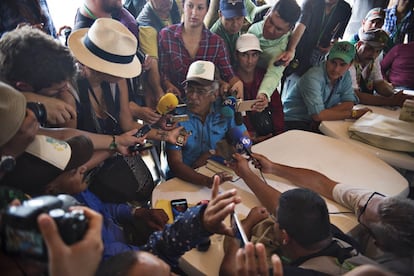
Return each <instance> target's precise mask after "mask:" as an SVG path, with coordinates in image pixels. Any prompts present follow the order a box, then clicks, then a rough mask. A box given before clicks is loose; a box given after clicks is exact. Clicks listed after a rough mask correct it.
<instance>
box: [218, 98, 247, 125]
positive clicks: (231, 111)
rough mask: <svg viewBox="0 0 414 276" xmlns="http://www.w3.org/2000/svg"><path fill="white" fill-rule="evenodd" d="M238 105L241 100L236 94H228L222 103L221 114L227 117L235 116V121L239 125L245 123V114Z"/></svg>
mask: <svg viewBox="0 0 414 276" xmlns="http://www.w3.org/2000/svg"><path fill="white" fill-rule="evenodd" d="M238 106H239V102H238V100H237V99H236V97H235V96H227V97H226V98H225V99H224V101H223V103H222V105H221V114H222V115H223V116H224V117H227V118H230V117H233V116H234V121H235V122H236V125H238V126H239V125H241V124H243V116H242V114H241V112H239V111H240V110H239V109H238Z"/></svg>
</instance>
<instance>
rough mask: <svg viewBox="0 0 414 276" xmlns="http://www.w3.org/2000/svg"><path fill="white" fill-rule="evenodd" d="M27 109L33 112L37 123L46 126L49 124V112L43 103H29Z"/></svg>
mask: <svg viewBox="0 0 414 276" xmlns="http://www.w3.org/2000/svg"><path fill="white" fill-rule="evenodd" d="M26 107H27V108H28V109H30V110H31V111H33V113H34V115H35V116H36V119H37V121H38V122H39V124H40V125H42V126H45V125H46V123H47V112H46V108H45V106H44V105H43V104H42V103H39V102H28V103H27V104H26Z"/></svg>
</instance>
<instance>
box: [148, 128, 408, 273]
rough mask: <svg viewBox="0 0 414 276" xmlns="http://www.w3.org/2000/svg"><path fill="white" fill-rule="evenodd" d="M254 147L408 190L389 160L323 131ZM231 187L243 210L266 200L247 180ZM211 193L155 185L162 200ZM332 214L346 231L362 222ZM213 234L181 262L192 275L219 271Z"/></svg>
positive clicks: (279, 183) (365, 182) (353, 180)
mask: <svg viewBox="0 0 414 276" xmlns="http://www.w3.org/2000/svg"><path fill="white" fill-rule="evenodd" d="M252 150H253V152H257V153H261V154H264V155H266V156H267V157H268V158H270V159H271V160H273V161H276V162H280V163H283V164H287V165H291V166H297V167H304V168H309V169H314V170H317V171H320V172H322V173H324V174H326V175H327V176H328V177H330V178H332V179H334V180H336V181H339V182H342V183H349V184H352V185H354V186H359V187H367V188H368V189H372V190H375V191H378V192H381V193H383V194H387V195H399V194H401V195H407V194H408V183H407V180H406V179H405V178H403V177H402V176H401V175H400V174H399V173H398V172H397V171H395V170H394V169H393V168H392V167H390V166H389V165H387V164H386V163H385V162H383V161H382V160H380V159H378V158H376V157H375V156H372V155H367V154H364V153H363V152H360V151H358V150H356V149H355V148H353V147H352V146H350V145H348V144H346V143H344V142H341V141H339V140H337V139H333V138H330V137H326V136H323V135H318V134H314V133H310V132H305V131H298V130H292V131H288V132H286V133H283V134H281V135H278V136H276V137H273V138H271V139H269V140H266V141H264V142H262V143H260V144H257V145H255V146H254V147H253V149H252ZM199 171H200V172H201V173H204V174H206V175H213V174H214V172H213V171H210V170H208V169H207V168H205V167H202V168H200V169H199ZM265 177H266V180H267V182H268V183H269V184H270V185H271V186H273V187H274V188H276V189H278V190H280V191H282V192H283V191H286V190H288V189H292V188H295V186H294V185H292V184H291V183H289V182H288V181H287V180H285V179H283V178H279V177H276V176H273V175H265ZM231 188H236V189H237V191H238V194H239V195H240V196H241V197H242V203H241V204H239V205H238V206H237V207H236V212H237V213H240V214H242V215H247V213H248V212H249V210H250V208H252V207H254V206H258V205H260V203H259V202H258V200H257V198H256V197H255V195H254V194H253V193H252V192H251V190H250V189H249V188H248V187H247V185H246V184H245V183H244V181H242V180H238V181H236V182H234V183H233V182H226V183H223V184H222V185H221V186H220V189H221V190H228V189H231ZM210 193H211V190H210V189H208V188H206V187H201V186H196V185H193V184H191V183H188V182H185V181H183V180H180V179H177V178H174V179H171V180H169V181H166V182H164V183H161V184H160V185H158V186H157V187H156V188H155V190H154V192H153V194H152V202H153V204H156V202H157V200H158V199H167V200H171V199H177V198H186V199H187V201H188V202H189V204H196V203H197V202H199V201H200V200H202V199H209V198H210ZM326 201H327V205H328V209H329V211H330V212H338V211H349V210H347V209H345V208H344V207H342V206H340V205H338V204H336V203H335V202H332V201H330V200H326ZM330 218H331V222H332V223H333V224H335V225H336V226H338V227H339V228H340V229H341V230H342V231H344V232H349V231H350V230H352V229H353V228H354V227H355V226H356V224H357V220H356V218H355V216H354V215H353V214H335V215H330ZM211 240H212V244H211V246H210V248H209V250H208V251H207V252H198V251H197V250H196V249H193V250H191V251H189V252H187V253H186V254H185V255H184V256H183V257H182V258H181V260H180V266H181V268H182V269H183V270H184V271H185V272H187V273H188V274H189V275H218V271H219V267H220V263H221V260H222V258H223V255H224V252H223V249H222V241H223V236H220V235H214V236H212V238H211Z"/></svg>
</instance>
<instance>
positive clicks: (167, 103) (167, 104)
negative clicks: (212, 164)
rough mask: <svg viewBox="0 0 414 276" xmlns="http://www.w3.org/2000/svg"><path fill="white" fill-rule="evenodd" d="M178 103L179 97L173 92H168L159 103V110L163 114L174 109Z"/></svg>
mask: <svg viewBox="0 0 414 276" xmlns="http://www.w3.org/2000/svg"><path fill="white" fill-rule="evenodd" d="M177 105H178V98H177V96H175V95H174V94H173V93H166V94H165V95H164V96H162V97H161V98H160V100H159V101H158V104H157V111H158V113H160V114H161V115H165V114H167V113H168V112H171V111H173V110H174V109H175V108H176V107H177Z"/></svg>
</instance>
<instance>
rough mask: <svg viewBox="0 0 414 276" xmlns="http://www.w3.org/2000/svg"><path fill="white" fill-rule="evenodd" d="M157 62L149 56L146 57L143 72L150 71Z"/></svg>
mask: <svg viewBox="0 0 414 276" xmlns="http://www.w3.org/2000/svg"><path fill="white" fill-rule="evenodd" d="M156 61H157V60H156V59H155V58H153V57H150V56H149V55H145V59H144V63H143V64H142V71H148V70H150V69H151V67H152V65H151V64H152V63H153V62H156Z"/></svg>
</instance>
